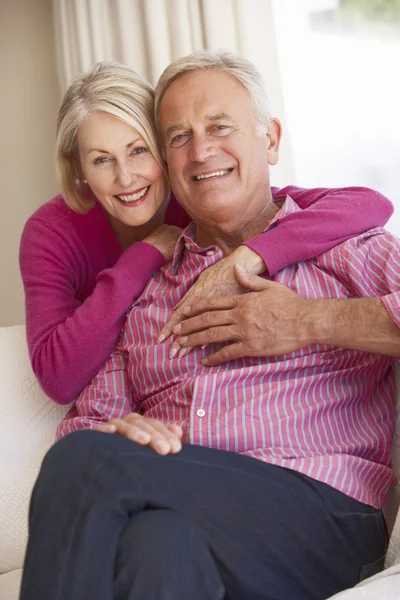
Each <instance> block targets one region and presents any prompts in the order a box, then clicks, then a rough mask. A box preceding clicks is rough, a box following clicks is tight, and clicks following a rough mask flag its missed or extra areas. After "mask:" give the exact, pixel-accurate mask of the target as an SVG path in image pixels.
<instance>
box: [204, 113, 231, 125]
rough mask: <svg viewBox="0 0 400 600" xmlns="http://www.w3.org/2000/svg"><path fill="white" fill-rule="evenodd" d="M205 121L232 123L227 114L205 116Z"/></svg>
mask: <svg viewBox="0 0 400 600" xmlns="http://www.w3.org/2000/svg"><path fill="white" fill-rule="evenodd" d="M206 121H231V122H232V123H233V121H234V119H232V117H231V116H229V115H228V113H224V112H222V113H218V114H216V115H207V116H206Z"/></svg>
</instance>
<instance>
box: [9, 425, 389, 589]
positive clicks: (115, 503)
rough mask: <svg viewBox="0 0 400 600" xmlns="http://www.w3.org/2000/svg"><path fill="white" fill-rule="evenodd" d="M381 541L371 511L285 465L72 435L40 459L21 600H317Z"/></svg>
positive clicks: (370, 569)
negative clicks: (160, 450)
mask: <svg viewBox="0 0 400 600" xmlns="http://www.w3.org/2000/svg"><path fill="white" fill-rule="evenodd" d="M386 546H387V536H386V529H385V524H384V519H383V516H382V511H379V510H375V509H374V508H372V507H370V506H367V505H364V504H361V503H359V502H357V501H356V500H353V499H352V498H349V497H347V496H346V495H344V494H342V493H341V492H338V491H337V490H335V489H333V488H331V487H329V486H327V485H325V484H323V483H320V482H317V481H315V480H313V479H310V478H308V477H307V476H304V475H302V474H299V473H297V472H295V471H290V470H288V469H283V468H281V467H276V466H274V465H270V464H266V463H263V462H261V461H258V460H254V459H251V458H247V457H244V456H241V455H239V454H236V453H234V452H223V451H218V450H212V449H209V448H204V447H199V446H190V445H184V446H183V449H182V451H181V452H180V453H178V454H175V455H168V456H159V455H158V454H156V453H155V452H154V451H153V450H151V449H150V448H148V447H143V446H139V445H137V444H135V443H133V442H131V441H129V440H127V439H126V438H123V437H121V436H119V435H112V434H105V433H100V432H94V431H83V432H78V433H73V434H70V435H68V436H67V437H65V438H64V439H62V440H61V441H59V442H57V443H56V444H55V446H54V447H53V448H52V449H51V450H50V451H49V453H48V454H47V456H46V458H45V460H44V463H43V466H42V470H41V473H40V475H39V478H38V481H37V483H36V486H35V490H34V493H33V497H32V504H31V510H30V539H29V544H28V551H27V557H26V564H25V571H24V577H23V584H22V592H21V600H37V599H38V598H40V600H92V599H96V600H111V599H115V600H167V599H168V600H182V599H186V598H187V599H188V600H217V599H220V598H224V599H226V600H322V599H324V598H327V597H329V596H330V595H332V594H334V593H335V592H338V591H339V590H341V589H344V588H347V587H350V586H353V585H355V584H356V583H357V582H358V581H359V580H360V579H361V578H363V577H366V576H369V575H372V574H373V573H374V572H377V571H378V570H380V568H382V566H383V559H382V557H383V555H384V553H385V550H386ZM30 548H32V551H31V550H30ZM33 549H34V551H33Z"/></svg>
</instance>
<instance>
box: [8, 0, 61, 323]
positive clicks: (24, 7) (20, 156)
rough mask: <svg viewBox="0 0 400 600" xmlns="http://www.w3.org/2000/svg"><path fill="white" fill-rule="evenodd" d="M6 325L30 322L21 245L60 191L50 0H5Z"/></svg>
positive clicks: (56, 96) (56, 101) (56, 91)
mask: <svg viewBox="0 0 400 600" xmlns="http://www.w3.org/2000/svg"><path fill="white" fill-rule="evenodd" d="M0 57H1V69H0V72H1V80H0V81H1V85H0V90H1V92H0V131H1V142H0V180H1V207H2V218H1V220H0V277H1V294H0V326H4V325H16V324H19V323H23V322H24V297H23V289H22V283H21V281H20V275H19V268H18V247H19V240H20V236H21V232H22V229H23V226H24V223H25V221H26V220H27V218H28V217H29V215H31V214H32V212H33V211H34V210H35V208H37V207H38V206H39V205H40V204H42V203H43V202H45V201H46V200H47V199H48V198H50V197H51V196H52V195H54V194H55V193H56V192H57V184H56V180H55V169H54V159H53V150H54V138H55V120H56V115H57V109H58V104H59V100H60V95H59V90H58V84H57V75H56V59H55V50H54V38H53V22H52V4H51V0H34V1H32V0H0Z"/></svg>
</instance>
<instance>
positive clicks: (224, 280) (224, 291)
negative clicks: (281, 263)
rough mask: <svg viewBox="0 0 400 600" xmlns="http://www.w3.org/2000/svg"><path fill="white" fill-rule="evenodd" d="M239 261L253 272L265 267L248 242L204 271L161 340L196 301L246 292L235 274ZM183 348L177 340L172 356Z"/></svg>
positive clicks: (179, 304) (177, 309)
mask: <svg viewBox="0 0 400 600" xmlns="http://www.w3.org/2000/svg"><path fill="white" fill-rule="evenodd" d="M237 263H238V264H240V265H241V266H242V267H244V268H246V270H247V271H249V272H250V273H262V272H264V271H265V270H266V266H265V263H264V261H263V260H262V258H261V257H260V256H259V255H258V254H257V252H255V251H254V250H252V249H251V248H248V247H247V246H239V248H237V250H235V252H233V253H232V254H231V255H230V256H228V257H226V258H223V259H222V260H220V261H219V262H217V263H216V264H215V265H212V266H211V267H209V268H208V269H206V270H205V271H203V273H202V274H201V275H200V277H199V278H198V280H197V281H196V283H195V284H194V285H193V286H192V287H191V288H190V290H189V291H188V292H187V293H186V294H185V296H184V297H183V298H182V300H181V301H180V302H179V303H178V304H177V305H176V306H175V308H174V312H173V314H172V316H171V317H170V319H169V320H168V322H167V323H166V324H165V326H164V327H163V328H162V330H161V331H160V334H159V338H158V340H157V341H158V343H161V342H163V341H164V340H166V339H168V338H169V337H170V335H171V334H172V333H173V329H174V327H175V326H176V325H177V324H178V323H181V322H182V321H184V320H185V319H186V318H187V315H188V313H189V311H190V310H191V307H192V306H193V305H196V306H197V305H198V304H199V303H200V301H201V300H207V299H209V298H213V297H216V296H228V295H232V296H233V295H238V294H243V293H244V292H245V289H244V288H243V286H242V285H241V283H240V281H239V280H238V279H237V277H235V274H234V270H233V268H234V266H235V264H237ZM190 314H193V313H190ZM180 350H181V346H180V344H179V342H178V341H177V340H175V341H174V343H173V344H172V346H171V349H170V353H169V355H170V358H174V356H176V354H178V352H179V351H180ZM186 353H187V352H186Z"/></svg>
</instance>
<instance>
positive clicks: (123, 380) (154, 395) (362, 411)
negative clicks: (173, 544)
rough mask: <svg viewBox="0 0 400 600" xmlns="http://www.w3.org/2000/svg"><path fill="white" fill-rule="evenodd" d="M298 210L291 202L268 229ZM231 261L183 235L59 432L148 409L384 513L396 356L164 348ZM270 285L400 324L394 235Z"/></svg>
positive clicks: (300, 266)
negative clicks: (184, 308)
mask: <svg viewBox="0 0 400 600" xmlns="http://www.w3.org/2000/svg"><path fill="white" fill-rule="evenodd" d="M299 210H301V209H300V208H299V207H298V206H297V205H296V204H295V203H294V202H293V200H292V199H291V198H290V197H287V198H286V201H285V203H284V205H283V206H282V208H281V209H280V211H279V212H278V214H277V215H276V217H275V219H274V220H273V221H272V222H271V224H270V225H269V227H273V226H274V224H276V222H277V221H278V219H279V218H280V217H281V216H283V215H286V214H288V213H289V212H295V211H299ZM288 243H290V240H288ZM221 258H223V255H222V252H221V250H220V248H219V247H217V246H209V247H206V248H200V247H199V246H198V245H197V244H196V242H195V225H194V224H191V225H189V226H188V227H187V228H186V229H185V230H184V231H183V233H182V235H181V237H180V238H179V240H178V243H177V245H176V248H175V253H174V257H173V260H172V261H171V262H169V263H168V264H166V265H165V266H164V267H163V268H162V269H161V270H160V271H158V272H156V273H154V275H153V277H152V279H151V280H150V281H149V283H148V284H147V286H146V288H145V289H144V291H143V293H142V295H141V296H140V298H139V299H138V300H137V302H135V304H134V305H133V307H132V309H131V311H130V312H129V314H128V315H127V320H126V324H125V327H124V329H123V331H122V333H121V337H120V341H119V344H118V346H117V348H116V350H115V351H114V352H113V353H112V354H111V356H110V357H109V359H108V361H107V363H106V364H105V365H104V367H103V368H102V369H101V371H100V372H99V374H98V375H97V376H96V377H95V378H94V379H93V380H92V382H91V383H90V384H89V385H88V386H87V387H86V388H85V390H84V391H83V392H82V393H81V394H80V396H79V397H78V399H77V401H76V404H75V405H74V406H73V407H72V408H71V409H70V411H69V413H68V415H67V416H66V418H65V419H64V420H63V421H62V423H61V424H60V425H59V427H58V431H57V436H58V437H62V436H63V435H65V434H67V433H69V432H71V431H76V430H79V429H85V428H89V427H93V426H95V425H96V424H99V423H101V422H105V421H108V420H109V419H112V418H120V417H122V416H123V415H126V414H128V413H129V412H133V411H138V412H140V413H141V414H143V415H146V416H147V417H152V418H155V419H158V420H160V421H162V422H164V423H177V424H179V425H181V426H182V428H183V430H184V436H185V438H184V439H185V440H186V442H187V443H191V444H198V445H203V446H209V447H212V448H217V449H218V448H219V449H221V450H228V451H233V452H239V453H241V454H244V455H246V456H249V457H253V458H256V459H259V460H262V461H265V462H268V463H272V464H275V465H279V466H282V467H286V468H289V469H293V470H295V471H299V472H301V473H304V474H306V475H308V476H309V477H312V478H314V479H316V480H319V481H322V482H324V483H326V484H328V485H330V486H332V487H334V488H336V489H338V490H340V491H342V492H344V493H345V494H347V495H349V496H351V497H353V498H355V499H356V500H359V501H361V502H365V503H367V504H370V505H373V506H375V507H377V508H379V507H381V506H383V504H384V503H385V499H386V494H387V491H388V489H389V488H390V487H391V486H393V485H394V484H395V483H396V477H395V475H394V473H393V471H392V470H391V465H390V446H391V440H392V436H393V432H394V424H395V401H394V368H393V367H394V359H393V358H391V357H387V356H380V355H377V354H371V353H368V352H359V351H355V350H343V349H340V348H336V347H333V346H327V345H316V344H314V345H310V346H307V347H306V348H303V349H301V350H298V351H296V352H293V353H288V354H285V355H283V356H273V357H267V358H263V357H260V358H254V357H253V358H247V357H245V358H241V359H237V360H233V361H230V362H228V363H226V364H223V365H219V366H216V367H205V366H202V365H201V363H200V360H201V358H202V357H203V356H205V355H206V354H208V353H212V352H213V351H215V350H216V349H217V345H216V346H213V345H210V346H207V347H205V348H195V349H194V350H193V351H192V352H190V353H189V354H188V355H187V356H186V357H184V358H181V359H179V358H174V359H170V358H169V357H168V350H169V346H170V343H171V342H166V343H163V344H156V339H157V336H158V332H159V330H160V329H161V327H162V326H163V325H164V324H165V322H166V320H167V319H168V317H169V316H170V315H171V312H172V309H173V307H174V306H175V305H176V304H177V302H178V301H179V300H180V299H181V298H182V297H183V296H184V294H185V293H186V292H187V290H188V289H189V288H190V287H191V285H192V284H193V283H194V282H195V281H196V279H197V278H198V276H199V275H200V273H201V272H202V271H203V270H204V269H206V268H207V267H209V266H211V265H212V264H214V263H215V262H217V261H218V260H220V259H221ZM271 279H272V280H274V281H277V282H279V283H282V284H284V285H286V286H287V287H289V288H290V289H291V290H293V291H294V292H296V293H297V294H299V295H300V296H303V297H304V298H311V299H312V298H339V299H340V298H341V299H347V298H348V299H350V298H353V297H380V298H382V301H383V302H384V304H385V306H386V309H387V310H388V312H389V314H390V315H391V317H392V319H393V320H394V321H395V322H396V324H397V325H398V326H400V292H399V288H400V242H399V241H398V240H397V238H395V237H394V236H392V235H391V234H389V233H388V232H386V231H385V230H383V229H380V228H379V229H378V228H377V229H373V230H370V231H368V232H367V233H365V234H363V235H361V236H358V237H356V238H352V239H350V240H348V241H347V242H345V243H343V244H340V245H339V246H337V247H335V248H334V249H333V250H331V251H329V252H326V253H324V254H322V255H320V256H318V257H317V258H314V259H312V260H309V261H305V262H301V263H297V264H295V265H292V266H290V267H287V268H285V269H283V270H281V271H279V272H278V273H276V274H275V275H274V276H273V277H272V278H271Z"/></svg>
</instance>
